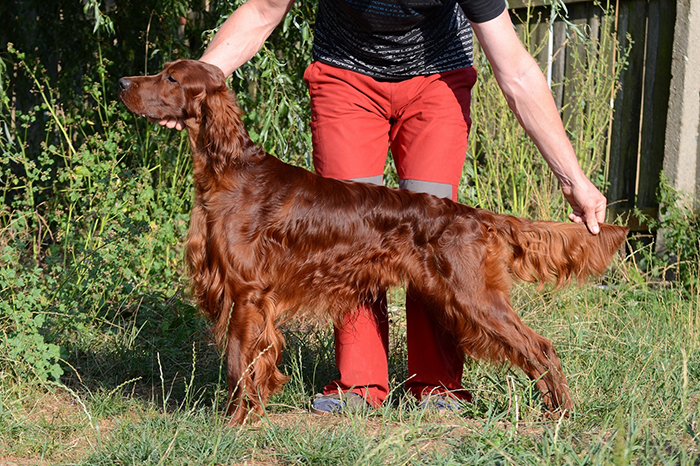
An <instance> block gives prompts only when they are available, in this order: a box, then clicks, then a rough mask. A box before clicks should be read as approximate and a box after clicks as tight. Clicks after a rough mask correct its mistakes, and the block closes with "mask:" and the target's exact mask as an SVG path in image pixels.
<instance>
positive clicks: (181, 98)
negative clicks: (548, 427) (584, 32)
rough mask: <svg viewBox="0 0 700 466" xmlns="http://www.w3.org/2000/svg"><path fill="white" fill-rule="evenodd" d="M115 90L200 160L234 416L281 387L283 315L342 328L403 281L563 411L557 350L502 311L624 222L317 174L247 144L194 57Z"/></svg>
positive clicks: (199, 255) (587, 256) (196, 269)
mask: <svg viewBox="0 0 700 466" xmlns="http://www.w3.org/2000/svg"><path fill="white" fill-rule="evenodd" d="M119 85H120V91H121V92H120V95H121V99H122V101H123V102H124V104H126V106H127V107H128V108H129V109H130V110H131V111H132V112H134V113H136V114H138V115H141V116H146V117H149V118H151V119H156V120H157V119H162V118H166V117H172V118H179V119H181V120H183V121H184V122H185V125H186V127H187V130H188V132H189V138H190V143H191V145H192V152H193V158H194V180H195V205H194V208H193V210H192V217H191V224H190V231H189V236H188V239H187V253H186V255H187V263H188V265H189V271H190V274H191V279H192V283H193V288H194V293H195V294H196V296H197V298H198V300H199V305H200V307H201V308H202V309H203V310H204V312H206V314H207V315H208V316H209V318H211V320H212V322H213V332H214V335H215V336H216V338H217V340H218V342H219V343H220V344H221V345H222V346H223V347H224V348H225V350H226V356H227V363H228V386H229V405H228V412H229V414H230V415H232V416H233V417H232V419H231V423H232V424H239V423H242V422H244V421H245V420H246V419H247V418H248V416H249V414H250V413H251V412H253V413H257V414H260V413H262V410H263V405H264V403H265V402H266V401H267V400H268V399H269V397H270V395H272V394H273V393H274V392H276V391H277V390H279V389H280V388H281V386H282V384H283V383H284V382H285V381H286V380H287V377H285V376H284V375H283V374H282V373H281V372H280V371H279V370H278V369H277V364H278V363H279V360H280V356H281V352H282V349H283V347H284V337H283V336H282V333H281V332H280V330H279V325H280V323H281V322H284V321H286V320H287V319H289V318H290V317H292V316H293V315H294V314H296V313H297V312H300V311H303V312H305V313H307V314H309V313H310V314H312V315H314V316H315V317H317V318H319V319H331V320H333V321H334V322H336V323H339V322H343V316H344V314H346V313H348V312H352V311H353V310H354V309H355V308H356V307H357V305H358V304H359V303H360V302H362V301H367V300H373V299H374V298H375V297H376V296H378V295H379V293H380V292H382V291H383V290H386V289H387V288H389V287H392V286H400V285H406V284H411V285H412V286H413V288H414V289H415V290H417V291H420V292H421V293H422V297H423V298H424V299H425V301H426V302H427V303H429V304H431V308H433V309H435V312H439V314H437V315H436V316H435V317H436V318H437V320H438V321H439V322H440V323H441V324H442V325H444V326H445V328H448V329H450V330H451V331H452V332H453V334H454V336H455V337H456V340H457V341H459V342H460V345H461V347H462V349H463V350H464V351H465V352H466V353H467V354H469V355H471V356H473V357H478V358H486V359H489V360H492V361H505V360H508V361H510V362H511V363H512V364H514V365H516V366H518V367H520V368H521V369H522V370H523V371H525V373H526V374H527V375H528V376H529V377H531V378H532V379H533V380H536V381H537V382H536V385H537V387H538V388H539V389H540V390H541V391H542V394H543V399H544V403H545V405H546V406H547V407H548V408H549V410H551V411H552V412H559V413H562V412H566V411H569V410H571V409H572V407H573V401H572V399H571V396H570V394H569V389H568V386H567V383H566V379H565V377H564V374H563V372H562V369H561V364H560V362H559V358H558V357H557V355H556V353H555V351H554V348H553V347H552V344H551V343H550V342H549V341H547V340H546V339H545V338H543V337H542V336H540V335H538V334H537V333H535V332H534V331H533V330H532V329H530V328H529V327H527V326H525V325H524V324H523V323H522V322H521V321H520V319H519V318H518V316H517V314H516V313H515V312H514V311H513V308H512V307H511V305H510V300H509V292H510V288H511V277H516V278H519V279H521V280H525V281H528V282H534V281H539V282H546V281H553V282H555V283H556V284H557V285H564V284H566V283H569V282H570V281H571V280H572V278H574V277H579V278H585V277H587V276H589V275H593V274H600V273H602V272H603V271H604V270H605V268H606V267H607V265H608V263H609V261H610V259H611V257H612V256H613V254H614V253H615V252H616V251H617V249H618V248H620V246H621V245H622V243H623V242H624V240H625V237H626V235H627V232H628V230H627V228H623V227H618V226H612V225H601V232H600V234H599V235H595V236H594V235H591V234H589V233H588V231H587V230H586V227H585V226H583V225H580V224H572V223H556V222H538V221H529V220H525V219H522V218H517V217H512V216H507V215H497V214H494V213H492V212H489V211H486V210H480V209H474V208H471V207H467V206H464V205H461V204H457V203H455V202H452V201H450V200H447V199H439V198H437V197H434V196H431V195H427V194H419V193H413V192H410V191H406V190H399V189H390V188H385V187H380V186H372V185H368V184H361V183H354V182H348V181H339V180H335V179H329V178H323V177H321V176H318V175H316V174H313V173H311V172H309V171H306V170H304V169H301V168H298V167H293V166H290V165H287V164H285V163H283V162H281V161H280V160H278V159H276V158H274V157H272V156H271V155H269V154H266V153H265V152H263V151H262V150H261V149H259V148H258V147H256V146H255V145H254V144H253V142H252V141H251V140H250V138H249V137H248V134H247V132H246V130H245V129H244V128H243V124H242V122H241V111H240V110H239V108H238V106H237V104H236V99H235V96H234V95H233V93H231V92H230V91H229V90H228V88H227V87H226V82H225V77H224V75H223V73H222V72H221V71H220V70H219V69H218V68H217V67H215V66H211V65H208V64H205V63H202V62H199V61H192V60H178V61H176V62H173V63H169V64H167V65H166V66H165V69H164V70H163V71H162V72H161V73H159V74H157V75H155V76H145V77H131V78H122V79H121V80H120V81H119Z"/></svg>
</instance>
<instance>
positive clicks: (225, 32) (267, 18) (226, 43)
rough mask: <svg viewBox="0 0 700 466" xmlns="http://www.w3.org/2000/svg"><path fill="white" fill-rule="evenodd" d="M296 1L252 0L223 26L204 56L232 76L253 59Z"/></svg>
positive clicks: (207, 61) (208, 61) (204, 58)
mask: <svg viewBox="0 0 700 466" xmlns="http://www.w3.org/2000/svg"><path fill="white" fill-rule="evenodd" d="M293 3H294V0H248V1H247V2H245V3H244V4H243V5H241V6H240V7H238V9H236V11H234V12H233V13H232V14H231V16H230V17H229V18H228V19H227V20H226V21H225V22H224V24H222V25H221V28H219V30H218V31H217V33H216V34H215V35H214V38H213V39H212V41H211V44H209V47H207V50H206V51H205V52H204V55H202V57H201V58H200V60H201V61H203V62H206V63H209V64H212V65H216V66H218V67H219V68H221V70H222V71H223V72H224V75H226V76H228V75H230V74H231V73H233V72H234V71H235V70H236V69H237V68H238V67H240V66H241V65H243V64H244V63H245V62H247V61H248V60H250V59H251V58H253V56H254V55H255V54H256V53H258V51H259V50H260V49H261V48H262V46H263V44H264V43H265V41H266V40H267V38H268V37H269V36H270V34H272V31H273V30H274V29H275V28H276V27H277V25H278V24H279V23H280V22H281V21H282V19H283V18H284V17H285V16H286V14H287V12H289V10H290V9H291V8H292V4H293Z"/></svg>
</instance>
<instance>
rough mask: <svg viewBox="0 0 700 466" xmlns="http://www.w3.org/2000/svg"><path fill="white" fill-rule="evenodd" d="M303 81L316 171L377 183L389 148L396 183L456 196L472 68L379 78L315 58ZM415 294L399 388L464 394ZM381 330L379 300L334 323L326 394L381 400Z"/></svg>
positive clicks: (455, 360) (444, 341)
mask: <svg viewBox="0 0 700 466" xmlns="http://www.w3.org/2000/svg"><path fill="white" fill-rule="evenodd" d="M304 79H305V81H306V83H307V85H308V87H309V93H310V96H311V131H312V137H313V148H314V154H313V157H314V166H315V168H316V171H317V172H318V173H319V174H321V175H323V176H326V177H331V178H339V179H353V180H359V181H366V182H372V183H375V184H381V183H382V175H383V173H384V166H385V163H386V157H387V149H388V147H391V154H392V157H393V159H394V163H395V165H396V169H397V171H398V174H399V179H400V186H401V187H402V188H407V189H411V190H413V191H421V192H429V193H431V194H435V195H437V196H440V197H449V198H452V199H456V197H457V186H458V184H459V181H460V178H461V176H462V168H463V165H464V159H465V155H466V150H467V140H468V136H469V128H470V126H471V119H470V116H469V106H470V103H471V89H472V87H473V86H474V84H475V82H476V71H475V70H474V69H473V68H463V69H458V70H454V71H450V72H446V73H440V74H435V75H429V76H420V77H415V78H411V79H407V80H403V81H378V80H375V79H373V78H371V77H368V76H365V75H362V74H359V73H355V72H353V71H349V70H345V69H340V68H336V67H332V66H330V65H326V64H323V63H319V62H313V63H312V64H311V65H310V66H309V67H308V69H307V70H306V73H305V74H304ZM413 295H414V293H413V291H412V290H411V289H410V288H409V289H408V291H407V297H406V320H407V348H408V371H409V379H408V381H407V382H406V388H407V389H408V390H409V391H410V392H411V393H412V394H413V395H415V396H416V397H417V398H418V399H420V398H421V396H422V395H424V394H426V393H435V392H437V393H442V392H445V391H450V392H451V393H453V394H454V395H455V396H457V397H459V398H462V399H467V400H468V399H470V395H469V393H468V392H467V391H465V390H463V388H462V384H461V379H462V369H463V364H464V353H463V352H462V351H461V350H460V349H459V348H458V347H457V345H456V343H455V341H454V339H453V338H452V336H451V335H450V334H449V333H448V332H446V331H445V330H444V329H443V328H442V327H440V326H439V325H437V324H436V322H435V321H434V319H433V317H432V315H433V312H431V310H430V309H429V308H428V307H427V306H426V305H425V304H424V303H422V302H421V301H419V300H418V299H415V298H414V297H413ZM388 329H389V322H388V317H387V308H386V299H380V300H378V301H377V302H375V303H367V304H366V305H363V306H360V308H359V309H358V311H357V312H356V313H355V314H353V315H351V316H350V317H348V319H346V322H345V323H344V324H343V325H342V326H341V327H336V328H335V358H336V364H337V366H338V370H339V372H340V379H338V380H335V381H333V382H331V383H330V384H328V385H327V386H326V387H325V389H324V393H325V394H329V393H337V391H338V390H342V391H353V392H355V393H357V394H359V395H361V396H363V397H364V398H365V399H366V400H367V401H368V402H370V403H371V404H372V405H374V406H378V405H379V404H381V403H382V401H384V399H385V398H386V397H387V395H388V394H389V375H388V364H387V354H388V347H389V342H388V334H389V330H388Z"/></svg>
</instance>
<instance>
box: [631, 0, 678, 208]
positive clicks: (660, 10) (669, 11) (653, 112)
mask: <svg viewBox="0 0 700 466" xmlns="http://www.w3.org/2000/svg"><path fill="white" fill-rule="evenodd" d="M648 7H649V8H648V15H647V17H648V18H649V20H648V21H649V22H648V28H647V42H646V51H647V54H646V67H645V81H644V108H643V109H642V132H641V142H640V149H641V150H640V151H639V152H640V153H639V156H640V162H639V174H638V179H639V182H638V188H637V206H638V207H642V208H645V207H652V206H657V205H658V202H657V193H656V192H657V188H658V186H659V176H660V173H661V170H662V167H663V160H664V144H665V138H666V117H667V115H668V99H669V95H670V85H671V55H672V50H673V29H674V23H675V18H676V4H675V2H669V1H667V0H649V5H648Z"/></svg>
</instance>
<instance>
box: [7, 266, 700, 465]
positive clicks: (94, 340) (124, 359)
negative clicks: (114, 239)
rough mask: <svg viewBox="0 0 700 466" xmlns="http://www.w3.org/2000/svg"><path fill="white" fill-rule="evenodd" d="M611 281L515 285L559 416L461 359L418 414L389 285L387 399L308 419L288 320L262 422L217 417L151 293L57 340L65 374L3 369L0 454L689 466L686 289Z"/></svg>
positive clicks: (324, 364) (197, 362)
mask: <svg viewBox="0 0 700 466" xmlns="http://www.w3.org/2000/svg"><path fill="white" fill-rule="evenodd" d="M622 270H624V268H623V269H622ZM622 275H624V274H622ZM612 283H614V284H613V285H608V286H605V287H603V286H595V285H585V286H583V287H580V288H570V289H566V290H563V291H559V292H556V293H555V292H550V291H544V292H538V291H537V290H536V289H534V288H532V287H530V286H522V287H518V288H517V289H516V292H515V296H514V298H515V299H514V302H515V303H516V307H517V308H518V309H519V310H520V313H521V316H522V318H523V319H524V320H525V321H526V322H527V323H529V324H530V325H531V326H532V327H534V328H535V329H537V330H538V331H540V332H541V333H543V334H544V335H546V336H547V337H549V338H551V339H552V340H553V341H554V343H555V345H556V347H557V349H558V352H559V355H560V357H561V359H562V361H563V364H564V368H565V371H566V373H567V376H568V379H569V383H570V386H571V388H572V392H573V396H574V399H575V402H576V410H575V412H574V413H573V414H572V416H571V417H570V418H568V419H564V420H558V421H555V420H547V419H544V418H543V417H542V416H541V405H540V401H539V398H538V395H537V394H536V393H535V391H534V390H533V387H532V384H531V383H530V381H529V380H527V379H526V378H525V377H524V376H523V375H522V374H521V373H519V372H517V371H514V370H511V369H509V368H507V367H494V366H491V365H488V364H484V363H479V362H469V363H467V365H466V366H465V375H464V383H465V386H466V387H468V388H469V389H470V390H472V392H473V394H474V396H475V401H474V402H473V403H472V404H470V405H468V406H466V407H465V409H464V411H463V412H461V413H459V414H446V415H439V414H436V413H431V412H424V411H421V410H419V409H417V408H416V407H415V403H414V402H413V401H412V400H411V399H409V398H408V397H407V396H406V395H405V393H404V392H403V391H402V387H401V385H402V383H401V382H402V381H403V380H405V379H406V377H407V374H406V368H405V356H404V355H405V348H404V347H403V344H402V340H403V328H404V325H403V319H402V316H401V312H400V307H401V304H402V299H403V298H402V294H401V292H400V291H399V292H396V293H394V294H393V295H392V298H391V301H392V314H393V317H394V319H393V320H394V325H393V327H392V341H393V343H392V351H391V356H390V358H391V361H392V374H391V378H392V380H393V384H392V385H393V387H394V392H393V393H392V396H391V399H390V400H389V402H388V403H387V404H386V406H384V407H382V408H380V409H377V410H375V411H372V412H368V413H359V414H354V415H347V416H332V417H317V416H313V415H310V414H308V412H307V408H308V403H309V400H310V399H311V396H312V395H313V393H314V392H316V391H318V390H319V389H320V388H321V387H322V386H323V384H324V383H325V382H326V381H327V380H328V379H329V378H330V377H332V376H333V371H334V364H333V352H332V339H331V335H332V332H331V331H330V330H329V329H328V328H327V327H326V326H314V325H311V324H308V323H298V324H297V325H296V327H293V328H290V329H288V330H287V340H288V348H287V351H286V353H285V358H284V361H283V370H284V371H285V372H286V373H287V374H289V375H290V376H291V380H290V383H289V384H288V385H287V386H286V388H285V390H284V391H283V392H282V393H280V394H278V395H276V396H275V397H274V398H273V399H272V400H271V403H270V404H269V406H268V410H267V413H266V416H265V417H264V418H263V419H261V420H259V421H258V422H256V423H254V424H251V425H247V426H244V427H237V428H228V427H227V426H226V419H225V417H224V416H223V415H222V414H221V406H222V402H223V400H224V396H225V383H224V382H223V380H222V375H221V360H220V359H219V357H218V353H217V352H216V351H215V350H214V349H213V348H212V347H211V346H209V345H208V340H207V336H206V326H205V323H204V322H203V321H202V320H201V318H200V317H199V316H198V314H197V313H196V311H195V310H194V308H193V307H192V306H191V305H190V304H189V303H188V301H186V300H170V301H167V300H166V301H161V302H159V301H158V300H157V299H154V300H153V302H151V303H148V302H146V300H143V301H142V302H141V308H140V309H138V310H134V311H133V312H132V313H131V314H130V315H128V316H125V317H124V319H123V320H122V322H120V323H119V324H115V325H114V326H112V327H111V330H110V331H108V332H101V333H94V334H93V335H84V336H83V338H82V339H78V338H76V339H75V341H74V344H73V345H72V346H71V345H68V343H67V342H63V344H64V345H67V346H68V347H69V348H70V351H69V353H70V356H68V357H67V358H66V362H67V363H68V364H69V365H70V366H71V367H72V370H73V373H72V374H67V375H65V376H64V377H63V379H62V380H61V383H60V384H58V383H31V382H27V381H24V382H20V381H19V380H17V379H15V378H13V377H12V376H11V375H9V374H7V373H5V374H3V375H2V384H1V385H0V386H1V389H0V390H1V391H0V452H3V453H1V454H0V464H85V465H111V464H139V465H150V464H152V465H161V464H168V465H179V464H183V465H184V464H187V465H193V464H202V465H205V464H207V465H208V464H329V465H331V464H332V465H338V464H445V465H448V464H552V465H560V464H631V463H635V464H698V463H699V462H700V453H699V448H700V436H699V429H700V426H699V425H698V422H699V419H700V406H699V403H698V401H699V393H700V384H699V381H700V296H698V295H695V296H694V297H692V298H690V299H689V298H688V295H687V293H685V292H682V291H680V290H676V289H673V288H653V287H652V286H650V285H649V284H645V283H641V284H632V283H631V282H629V281H628V280H626V279H625V277H624V276H621V277H617V278H615V279H614V280H613V282H612ZM173 311H175V312H174V314H175V315H178V316H179V317H178V318H176V319H173V318H170V319H168V318H166V317H165V316H166V314H165V313H166V312H169V313H173Z"/></svg>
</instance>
